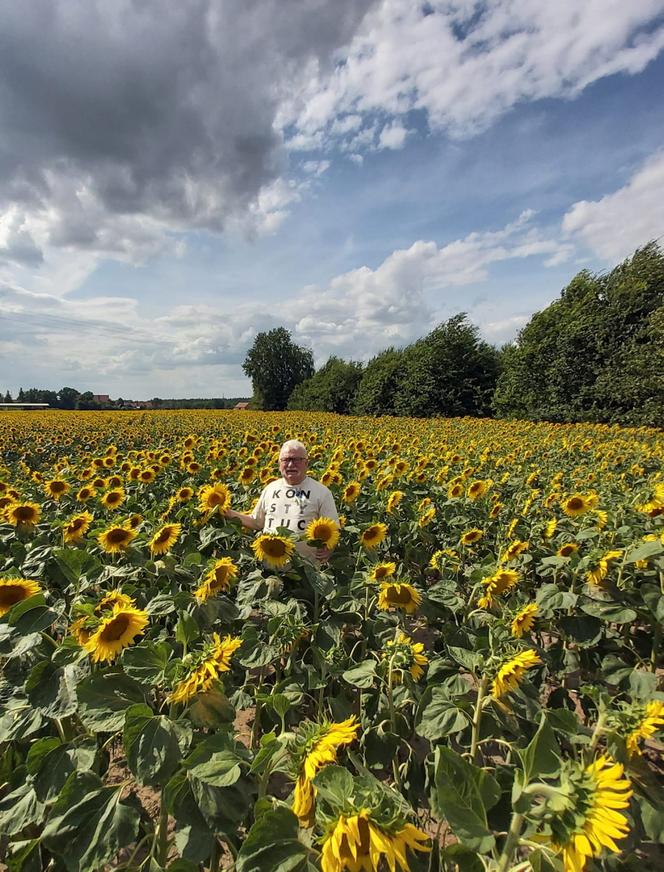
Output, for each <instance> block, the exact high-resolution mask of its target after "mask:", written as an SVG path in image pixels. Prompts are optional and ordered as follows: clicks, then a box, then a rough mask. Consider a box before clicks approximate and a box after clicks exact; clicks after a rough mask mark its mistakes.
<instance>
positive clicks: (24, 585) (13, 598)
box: [0, 578, 41, 617]
mask: <svg viewBox="0 0 664 872" xmlns="http://www.w3.org/2000/svg"><path fill="white" fill-rule="evenodd" d="M40 591H41V587H40V586H39V585H38V584H37V582H36V581H32V580H31V579H28V578H0V617H2V616H3V615H6V614H7V612H8V611H9V610H10V609H11V607H12V606H15V605H16V603H20V602H23V600H25V599H28V598H29V597H31V596H34V595H35V594H37V593H40Z"/></svg>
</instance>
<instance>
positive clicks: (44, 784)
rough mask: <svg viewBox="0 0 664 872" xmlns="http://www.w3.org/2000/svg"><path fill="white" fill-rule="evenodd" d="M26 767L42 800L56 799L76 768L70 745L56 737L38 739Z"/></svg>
mask: <svg viewBox="0 0 664 872" xmlns="http://www.w3.org/2000/svg"><path fill="white" fill-rule="evenodd" d="M26 767H27V770H28V774H29V775H32V776H33V785H34V790H35V794H36V795H37V797H38V799H39V800H40V801H41V802H48V801H50V800H52V799H55V797H56V796H57V795H58V794H59V793H60V791H61V790H62V787H63V785H64V783H65V781H66V780H67V778H69V776H70V775H71V773H72V772H73V771H74V769H75V766H74V763H73V761H72V755H71V752H70V749H69V747H68V746H67V745H65V744H63V743H62V742H61V741H60V739H57V738H54V737H51V738H45V739H37V741H36V742H35V743H34V745H32V747H31V748H30V751H29V752H28V756H27V759H26Z"/></svg>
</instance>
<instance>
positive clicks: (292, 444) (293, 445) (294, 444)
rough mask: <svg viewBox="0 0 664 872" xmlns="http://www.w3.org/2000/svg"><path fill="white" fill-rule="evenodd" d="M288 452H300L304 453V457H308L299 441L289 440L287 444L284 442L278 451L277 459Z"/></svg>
mask: <svg viewBox="0 0 664 872" xmlns="http://www.w3.org/2000/svg"><path fill="white" fill-rule="evenodd" d="M289 451H301V452H304V456H305V457H307V458H308V457H309V455H308V454H307V449H306V448H305V446H304V443H303V442H300V440H299V439H289V440H288V441H287V442H284V444H283V445H282V446H281V450H280V451H279V459H280V460H281V458H282V457H283V456H284V454H287V453H288V452H289Z"/></svg>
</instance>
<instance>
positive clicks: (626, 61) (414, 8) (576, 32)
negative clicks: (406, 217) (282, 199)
mask: <svg viewBox="0 0 664 872" xmlns="http://www.w3.org/2000/svg"><path fill="white" fill-rule="evenodd" d="M662 48H664V24H663V23H662V5H661V2H660V0H632V2H630V3H625V2H624V0H589V2H585V3H578V2H577V0H558V2H556V3H533V2H532V0H493V2H491V3H488V4H487V3H481V2H473V0H456V2H451V3H450V2H448V0H432V2H428V3H424V4H420V3H413V2H412V0H383V2H382V3H381V4H380V5H378V6H376V7H375V8H374V9H372V10H371V11H370V12H369V13H368V14H367V16H366V17H365V19H364V20H363V22H362V24H361V25H360V27H359V29H358V32H357V33H356V34H355V36H354V38H353V39H352V41H351V43H350V45H349V47H348V49H347V51H346V52H344V54H343V56H342V57H341V58H340V60H341V61H342V62H340V63H339V64H338V65H337V66H336V67H335V68H334V69H333V70H332V71H331V72H325V71H323V70H319V69H318V68H317V67H316V65H315V64H313V63H312V64H311V65H310V67H309V69H308V70H307V72H306V75H304V76H303V82H302V89H301V91H300V93H297V94H296V95H294V96H293V97H291V99H290V101H289V102H288V101H286V102H285V104H284V106H282V109H281V116H280V117H281V120H282V123H283V125H284V126H285V127H288V126H289V125H290V128H291V129H292V132H293V137H292V140H291V142H290V144H291V146H292V147H302V146H303V145H304V143H306V142H307V141H308V142H309V143H312V144H313V143H314V142H315V143H317V145H318V146H320V145H321V144H323V143H324V142H325V140H326V139H328V140H329V141H335V140H336V139H338V138H339V137H341V136H343V135H344V134H345V133H346V131H345V130H343V128H341V127H340V126H339V123H338V120H337V119H338V118H339V117H350V118H353V119H357V118H358V117H361V118H363V119H364V123H365V124H369V125H370V124H372V123H373V122H372V119H373V116H374V115H375V114H376V113H380V114H382V115H388V116H391V117H392V118H393V119H399V118H403V117H404V116H406V115H407V114H408V113H410V112H412V111H413V110H421V111H423V112H424V113H425V114H426V117H427V119H428V122H429V125H430V127H431V128H432V129H434V130H442V131H445V132H447V133H448V134H449V135H450V136H453V137H466V136H470V135H472V134H474V133H476V132H478V131H481V130H484V129H486V128H487V127H488V126H489V125H490V124H491V123H492V122H493V121H495V119H497V118H498V117H500V116H501V115H503V114H504V113H505V112H507V111H509V110H510V109H512V108H513V107H514V106H516V105H517V104H518V103H522V102H524V101H534V100H540V99H543V98H551V97H556V98H560V97H562V98H573V97H575V96H576V95H577V94H579V93H580V92H581V91H582V90H583V89H584V88H586V87H587V86H588V85H590V84H592V83H593V82H595V81H597V80H598V79H601V78H603V77H606V76H610V75H614V74H616V73H625V74H632V75H633V74H635V73H638V72H640V71H641V70H643V69H644V68H645V66H646V65H647V64H648V63H650V61H652V60H653V59H654V58H655V57H656V56H657V55H658V54H659V52H660V51H661V50H662ZM357 132H358V127H357V124H355V126H354V127H353V133H354V135H357ZM386 144H387V143H386ZM387 147H393V146H391V145H389V144H387Z"/></svg>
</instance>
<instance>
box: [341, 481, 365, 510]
mask: <svg viewBox="0 0 664 872" xmlns="http://www.w3.org/2000/svg"><path fill="white" fill-rule="evenodd" d="M360 489H361V486H360V483H359V481H349V482H348V484H347V485H346V487H345V488H344V490H343V493H342V494H341V499H342V500H343V501H344V503H346V505H347V506H350V505H352V504H353V503H354V502H355V500H356V499H357V498H358V497H359V495H360Z"/></svg>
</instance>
